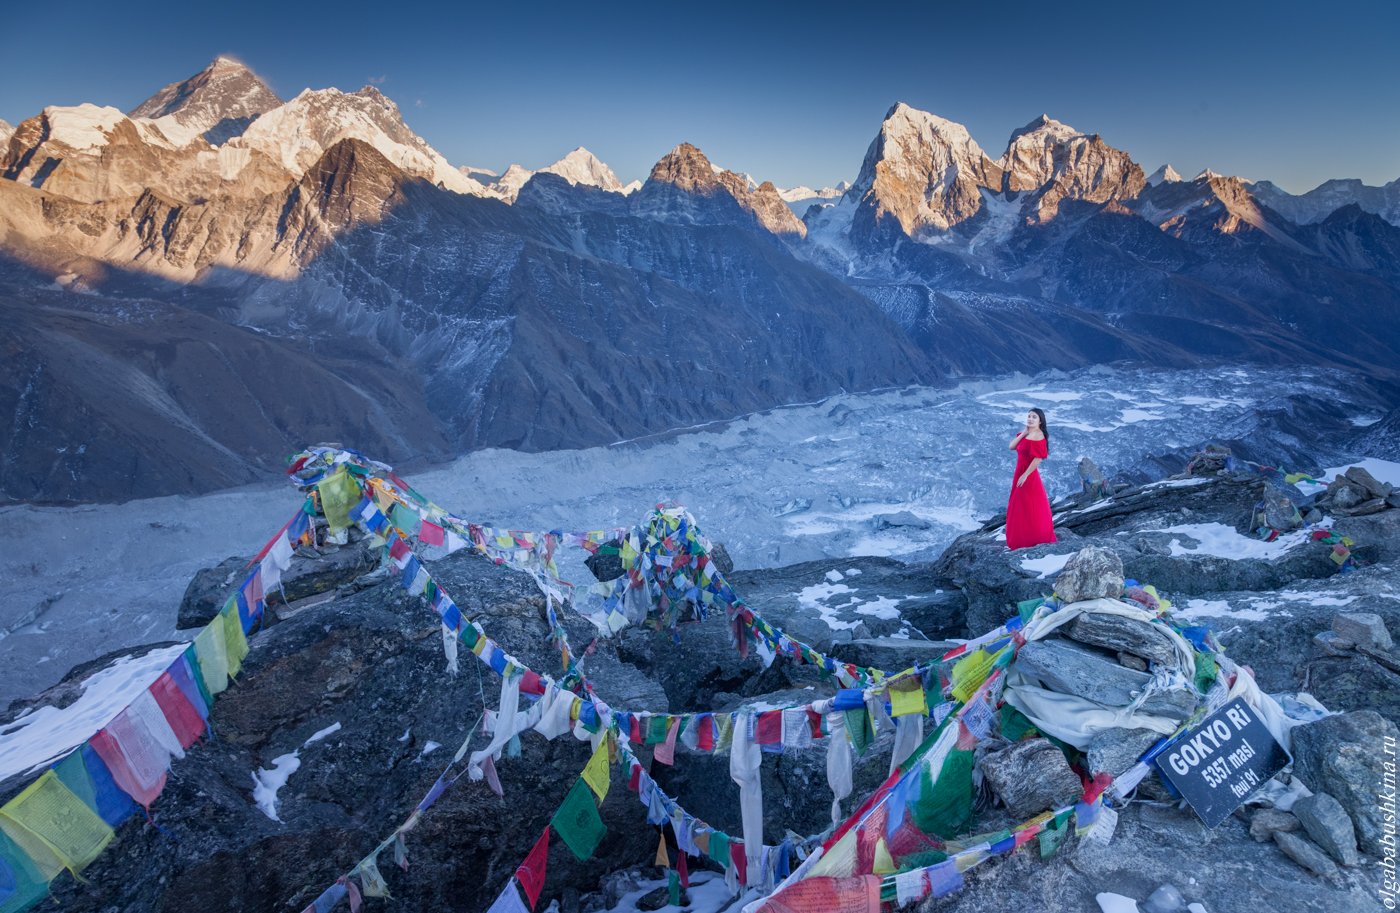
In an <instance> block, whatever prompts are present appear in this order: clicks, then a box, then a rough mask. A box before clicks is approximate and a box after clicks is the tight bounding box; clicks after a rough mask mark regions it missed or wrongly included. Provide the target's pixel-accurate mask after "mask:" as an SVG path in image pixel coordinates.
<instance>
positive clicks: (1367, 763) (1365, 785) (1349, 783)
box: [1292, 710, 1400, 856]
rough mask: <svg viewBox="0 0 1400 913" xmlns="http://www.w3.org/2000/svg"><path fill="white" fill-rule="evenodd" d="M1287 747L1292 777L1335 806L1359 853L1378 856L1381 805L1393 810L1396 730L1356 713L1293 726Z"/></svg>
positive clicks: (1398, 749) (1370, 714)
mask: <svg viewBox="0 0 1400 913" xmlns="http://www.w3.org/2000/svg"><path fill="white" fill-rule="evenodd" d="M1292 742H1293V745H1292V748H1293V772H1294V774H1295V775H1297V776H1298V777H1299V779H1301V780H1302V781H1303V783H1304V784H1305V785H1306V786H1307V787H1308V788H1309V789H1311V790H1313V791H1314V792H1327V793H1329V794H1330V795H1332V796H1333V797H1334V798H1335V799H1336V800H1337V801H1338V802H1339V803H1341V806H1342V808H1343V809H1345V810H1346V813H1347V816H1348V817H1350V818H1351V821H1352V824H1353V825H1355V827H1356V839H1357V843H1358V844H1359V845H1360V847H1361V849H1362V850H1364V851H1365V852H1367V853H1370V854H1371V855H1373V856H1382V855H1384V853H1383V850H1384V849H1385V848H1384V847H1383V846H1382V845H1381V839H1382V838H1383V836H1384V834H1385V831H1384V829H1383V824H1384V819H1385V815H1386V814H1387V813H1389V810H1388V809H1387V808H1385V807H1383V806H1385V804H1386V802H1387V801H1388V802H1389V809H1394V807H1395V784H1396V780H1397V775H1396V765H1397V762H1400V730H1397V728H1396V726H1395V724H1394V723H1392V722H1390V721H1389V720H1387V719H1386V718H1385V717H1383V716H1381V715H1380V714H1379V713H1377V712H1376V711H1374V710H1356V711H1352V712H1350V713H1338V714H1334V715H1332V716H1327V717H1323V718H1322V719H1320V720H1316V721H1314V722H1311V723H1306V724H1304V725H1302V726H1299V727H1298V728H1296V729H1294V730H1293V732H1292ZM1387 764H1389V765H1390V766H1389V768H1388V769H1387V766H1386V765H1387ZM1387 784H1389V785H1388V786H1387Z"/></svg>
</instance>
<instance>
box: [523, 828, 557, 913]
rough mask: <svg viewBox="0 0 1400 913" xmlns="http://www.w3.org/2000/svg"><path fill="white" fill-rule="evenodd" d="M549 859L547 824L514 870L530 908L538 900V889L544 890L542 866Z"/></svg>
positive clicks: (543, 866) (532, 907)
mask: <svg viewBox="0 0 1400 913" xmlns="http://www.w3.org/2000/svg"><path fill="white" fill-rule="evenodd" d="M548 861H549V825H548V824H546V825H545V826H544V833H543V834H540V839H539V840H536V841H535V845H534V847H533V848H532V849H531V850H530V852H529V854H528V855H526V857H525V861H524V862H522V863H520V868H518V869H516V870H515V879H516V881H519V882H520V887H521V888H522V889H523V890H524V891H525V896H526V897H528V898H530V909H531V910H533V909H535V904H536V903H537V902H539V899H540V891H543V890H544V868H545V863H546V862H548Z"/></svg>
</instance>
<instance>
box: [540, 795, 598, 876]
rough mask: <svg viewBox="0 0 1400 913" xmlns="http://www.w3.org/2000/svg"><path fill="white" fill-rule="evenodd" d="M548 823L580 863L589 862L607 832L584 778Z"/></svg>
mask: <svg viewBox="0 0 1400 913" xmlns="http://www.w3.org/2000/svg"><path fill="white" fill-rule="evenodd" d="M549 823H550V824H551V825H552V826H553V827H554V830H555V832H557V833H558V834H559V837H560V839H562V840H563V841H564V845H565V846H567V847H568V848H569V849H571V850H573V853H574V855H575V856H577V857H578V859H579V861H580V862H586V861H587V860H588V858H589V857H590V856H592V855H593V851H594V850H596V849H597V848H598V844H599V843H600V842H601V841H602V839H603V835H604V834H605V833H607V830H608V829H607V828H606V827H604V826H603V819H602V818H601V817H599V815H598V806H597V804H596V803H594V801H593V794H592V793H591V792H590V791H589V789H588V786H587V785H586V784H585V783H584V782H583V780H582V779H579V780H575V781H574V785H573V786H572V787H571V788H570V789H569V794H568V795H567V796H566V797H565V798H564V804H563V805H561V806H559V810H558V811H556V812H555V813H554V817H553V818H552V819H550V822H549Z"/></svg>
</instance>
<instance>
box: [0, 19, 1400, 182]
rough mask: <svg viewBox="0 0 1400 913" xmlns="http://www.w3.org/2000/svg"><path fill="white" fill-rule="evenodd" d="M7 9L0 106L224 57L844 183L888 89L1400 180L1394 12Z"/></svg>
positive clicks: (480, 127)
mask: <svg viewBox="0 0 1400 913" xmlns="http://www.w3.org/2000/svg"><path fill="white" fill-rule="evenodd" d="M63 9H64V15H63V17H62V24H61V25H56V24H55V22H54V21H53V19H52V12H53V11H52V10H51V9H49V8H47V7H43V6H37V5H34V4H20V5H18V6H16V7H15V8H14V9H12V10H10V11H9V12H8V13H7V21H6V27H5V29H4V30H3V34H0V59H4V60H5V61H6V64H7V67H6V69H7V72H9V73H10V74H13V75H15V77H16V78H11V79H6V80H4V81H0V119H4V120H6V121H9V122H10V123H11V124H16V123H18V122H19V121H21V120H24V119H25V118H27V117H30V116H32V115H34V114H36V113H38V112H39V111H40V110H41V109H42V108H43V107H44V106H46V105H52V104H77V103H79V102H84V101H90V102H95V103H97V104H109V105H114V106H116V107H119V108H122V109H123V110H127V109H130V108H131V107H133V106H135V105H136V104H138V103H140V102H141V101H142V100H143V99H145V98H146V97H148V96H149V95H150V94H151V93H152V92H154V91H155V90H156V89H158V88H160V87H161V86H163V85H166V84H167V83H169V82H171V81H172V80H175V79H180V78H183V77H185V76H187V75H189V74H191V73H194V72H197V71H198V70H200V69H201V68H202V67H203V66H205V65H206V64H207V63H208V61H209V60H210V59H211V58H213V57H214V56H215V55H216V54H221V53H225V54H230V55H233V56H236V57H238V58H240V59H242V60H243V61H244V62H246V63H247V64H248V65H249V66H251V67H252V68H253V69H254V70H256V71H257V72H258V73H259V74H260V75H261V76H262V77H263V78H264V79H266V80H267V81H268V83H269V84H270V85H272V87H273V88H274V89H276V90H277V92H278V93H279V94H281V95H282V96H283V97H284V98H290V97H292V96H294V95H295V94H296V93H297V92H299V91H300V90H301V89H303V88H307V87H312V88H322V87H326V86H331V85H333V86H336V87H338V88H341V89H344V90H347V91H349V90H353V89H357V88H359V87H360V86H363V85H366V84H371V83H372V84H374V85H376V86H378V87H379V88H380V89H381V90H382V91H383V92H384V93H385V94H386V95H388V96H389V97H391V98H393V99H394V100H395V101H396V102H397V103H398V104H399V106H400V107H401V108H402V110H403V112H404V115H405V118H406V119H407V121H408V123H409V125H410V126H411V127H412V128H413V129H414V130H415V131H416V132H418V133H419V134H420V135H422V136H423V137H424V138H425V139H427V140H428V142H430V143H431V144H432V145H433V146H434V147H436V148H437V149H439V150H440V151H441V152H443V154H445V155H446V156H447V157H448V159H450V160H451V161H452V162H453V163H454V164H458V165H471V166H475V167H485V168H490V169H492V170H494V171H497V172H500V171H504V170H505V168H506V166H507V165H508V164H510V163H512V162H519V163H520V164H522V165H524V166H526V167H527V168H539V167H541V166H543V165H546V164H548V163H550V162H553V161H555V160H556V159H558V158H560V157H561V156H562V155H564V154H565V153H566V152H568V151H569V150H570V149H573V148H574V147H576V146H579V145H583V146H586V147H588V148H589V149H590V150H592V151H593V152H594V153H596V154H597V155H598V156H599V157H600V158H601V159H602V160H603V161H605V162H607V163H608V164H609V165H611V166H612V168H613V169H614V170H615V171H616V172H617V174H618V176H619V177H620V178H621V179H622V180H623V181H630V180H633V179H637V178H645V177H646V175H647V172H648V171H649V169H650V168H651V166H652V164H653V163H654V162H655V161H656V160H657V159H658V158H660V157H661V156H662V155H663V154H664V153H665V152H666V151H667V150H669V149H670V148H671V147H673V146H674V145H676V144H677V143H678V142H681V141H690V142H694V143H696V144H697V145H699V146H700V147H702V148H703V149H704V150H705V151H706V153H707V154H708V155H709V156H710V157H711V159H712V160H714V161H715V162H717V163H719V164H721V165H723V166H724V167H727V168H731V169H734V170H736V171H743V172H747V173H749V174H752V175H753V176H754V177H756V178H757V179H759V180H772V181H774V182H775V183H777V184H778V185H779V186H781V187H791V186H795V185H799V184H803V185H807V186H810V187H822V186H829V185H834V184H835V183H837V182H838V181H841V180H850V179H852V178H853V177H854V176H855V173H856V171H857V170H858V168H859V166H860V161H861V157H862V156H863V154H864V152H865V148H866V146H867V145H868V143H869V142H870V137H871V136H872V135H873V134H874V132H875V131H876V130H877V129H878V127H879V124H880V119H881V118H882V117H883V115H884V113H885V112H886V110H888V108H889V107H890V105H891V104H893V103H894V102H895V101H906V102H908V103H910V104H911V105H913V106H915V107H917V108H921V109H923V110H927V111H933V112H935V113H937V114H940V115H942V116H944V117H947V118H949V119H952V120H954V121H957V122H959V123H963V124H966V125H967V127H968V129H969V130H970V131H971V133H972V135H973V137H974V138H975V139H976V140H977V141H978V142H979V143H980V144H981V145H982V146H983V147H984V148H985V149H987V150H989V152H991V154H992V155H994V156H995V155H996V154H998V153H999V151H1000V150H1001V149H1004V148H1005V144H1006V140H1007V137H1008V136H1009V135H1010V133H1011V131H1012V130H1013V129H1015V128H1017V127H1020V126H1021V125H1023V124H1025V123H1026V122H1028V121H1030V120H1032V119H1033V118H1035V117H1037V116H1039V115H1040V114H1041V113H1048V114H1050V115H1051V116H1052V117H1055V118H1057V119H1058V120H1061V121H1064V122H1065V123H1068V124H1071V125H1073V126H1074V127H1076V128H1078V129H1080V130H1083V131H1085V132H1089V133H1093V132H1097V133H1100V134H1102V135H1103V137H1104V139H1105V140H1106V141H1108V142H1109V143H1111V144H1112V145H1113V146H1115V147H1117V148H1120V149H1127V150H1130V151H1131V152H1132V154H1133V156H1134V158H1135V159H1136V160H1137V161H1138V162H1139V163H1140V164H1141V165H1142V166H1143V167H1144V169H1146V170H1147V171H1148V172H1151V171H1152V170H1154V169H1155V168H1157V167H1158V166H1159V165H1161V164H1163V163H1167V162H1169V163H1171V164H1172V165H1173V166H1175V168H1176V169H1177V170H1178V171H1179V172H1181V173H1182V174H1184V175H1187V176H1188V177H1189V176H1190V175H1192V174H1195V173H1196V172H1198V171H1200V170H1201V169H1202V168H1207V167H1208V168H1211V169H1213V170H1214V171H1217V172H1221V173H1225V174H1239V175H1241V176H1243V177H1246V178H1248V179H1250V180H1262V179H1268V180H1271V181H1273V182H1274V183H1276V184H1278V185H1279V186H1281V187H1283V188H1284V189H1286V190H1289V191H1292V192H1294V193H1301V192H1303V191H1305V190H1308V189H1310V188H1312V187H1314V186H1316V185H1317V184H1319V183H1321V182H1322V181H1324V180H1326V179H1329V178H1360V179H1362V180H1363V181H1365V182H1366V183H1368V184H1383V183H1386V182H1388V181H1391V180H1393V179H1395V178H1396V177H1398V176H1400V55H1397V54H1395V53H1394V52H1393V47H1392V42H1393V40H1394V36H1395V35H1397V34H1400V5H1397V4H1394V3H1386V2H1371V3H1360V2H1333V3H1329V4H1328V6H1327V14H1326V16H1325V17H1323V18H1319V17H1318V16H1317V15H1316V8H1315V7H1314V6H1311V5H1309V4H1303V3H1294V2H1287V0H1275V2H1269V3H1254V2H1241V3H1230V4H1222V3H1211V4H1202V3H1176V4H1169V5H1163V4H1153V5H1133V4H1087V3H1075V2H1069V3H1061V4H1054V5H1046V4H1043V3H1038V4H1021V3H1009V2H1003V3H998V4H994V5H991V6H985V7H976V6H974V5H971V4H941V3H930V4H919V5H910V6H908V7H906V8H902V9H901V8H899V7H898V6H897V5H893V4H891V5H873V6H864V7H862V6H851V5H849V4H841V5H835V4H831V5H828V4H822V3H808V4H804V5H802V6H800V7H783V6H782V5H779V4H771V5H769V4H755V3H749V4H726V3H723V2H714V3H707V4H701V5H698V6H697V5H684V6H680V7H665V6H657V5H654V4H625V5H624V4H616V5H608V6H607V7H598V6H589V5H586V4H565V5H560V6H559V7H558V8H557V9H548V8H541V7H538V6H533V7H532V8H531V11H530V12H529V13H513V12H511V8H510V7H509V6H508V5H505V4H491V5H489V6H481V7H479V8H475V9H473V8H470V7H464V6H463V5H460V4H446V3H441V4H433V3H413V2H407V3H396V4H389V5H384V4H355V3H342V4H336V5H334V6H332V7H298V6H296V5H294V4H276V5H273V4H264V3H256V2H253V3H241V4H234V5H229V6H223V7H219V8H201V7H200V6H198V5H189V4H177V3H172V2H160V3H149V4H142V5H141V7H140V9H139V10H137V9H136V8H134V7H132V6H130V5H124V4H110V3H93V2H79V3H75V4H67V5H65V6H64V8H63Z"/></svg>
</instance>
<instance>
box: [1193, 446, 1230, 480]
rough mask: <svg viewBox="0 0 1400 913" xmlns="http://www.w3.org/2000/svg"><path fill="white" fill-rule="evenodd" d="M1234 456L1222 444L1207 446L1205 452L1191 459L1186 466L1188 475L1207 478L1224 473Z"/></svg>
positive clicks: (1202, 451)
mask: <svg viewBox="0 0 1400 913" xmlns="http://www.w3.org/2000/svg"><path fill="white" fill-rule="evenodd" d="M1232 458H1233V455H1232V454H1231V453H1230V448H1229V447H1225V446H1222V445H1220V444H1207V445H1206V446H1205V449H1204V450H1201V451H1199V452H1197V453H1196V455H1195V456H1193V457H1191V460H1190V462H1188V463H1187V464H1186V475H1188V476H1207V475H1215V474H1216V473H1218V472H1223V471H1225V470H1226V469H1227V468H1229V466H1230V462H1231V460H1232Z"/></svg>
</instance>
